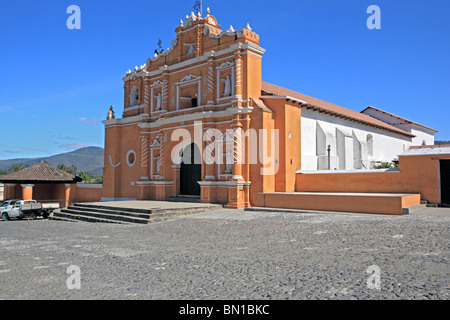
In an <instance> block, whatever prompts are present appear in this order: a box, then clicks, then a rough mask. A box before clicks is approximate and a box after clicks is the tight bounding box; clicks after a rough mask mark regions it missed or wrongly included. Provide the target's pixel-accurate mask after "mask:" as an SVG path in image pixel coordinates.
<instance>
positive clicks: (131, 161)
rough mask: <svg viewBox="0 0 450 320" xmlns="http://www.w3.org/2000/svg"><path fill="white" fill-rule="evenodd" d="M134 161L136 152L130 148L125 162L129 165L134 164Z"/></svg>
mask: <svg viewBox="0 0 450 320" xmlns="http://www.w3.org/2000/svg"><path fill="white" fill-rule="evenodd" d="M135 163H136V152H134V150H130V151H128V154H127V164H128V166H129V167H132V166H134V164H135Z"/></svg>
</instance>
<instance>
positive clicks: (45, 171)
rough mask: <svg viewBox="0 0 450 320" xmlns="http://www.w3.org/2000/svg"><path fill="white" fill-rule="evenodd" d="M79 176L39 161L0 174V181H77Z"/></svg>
mask: <svg viewBox="0 0 450 320" xmlns="http://www.w3.org/2000/svg"><path fill="white" fill-rule="evenodd" d="M79 180H80V178H78V177H76V176H74V175H72V174H70V173H67V172H65V171H63V170H60V169H58V168H55V167H53V166H51V165H49V164H48V163H45V162H40V163H38V164H35V165H34V166H32V167H28V168H25V169H23V170H20V171H17V172H14V173H11V174H8V175H5V176H0V181H2V182H36V183H37V182H66V183H70V182H78V181H79Z"/></svg>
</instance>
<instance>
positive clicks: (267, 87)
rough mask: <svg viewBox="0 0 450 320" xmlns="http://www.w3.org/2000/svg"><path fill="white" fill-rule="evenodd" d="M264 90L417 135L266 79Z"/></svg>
mask: <svg viewBox="0 0 450 320" xmlns="http://www.w3.org/2000/svg"><path fill="white" fill-rule="evenodd" d="M262 91H266V92H269V93H271V94H272V95H282V96H287V97H290V98H294V99H299V100H302V101H305V102H306V103H307V104H308V105H311V106H314V107H317V108H319V109H324V110H327V111H328V112H330V113H336V114H339V115H342V116H344V117H347V118H350V119H354V120H357V121H362V122H364V123H366V124H368V125H371V126H375V127H380V128H383V129H385V130H388V131H392V132H396V133H398V134H401V135H405V136H408V137H415V136H414V135H413V134H410V133H409V132H407V131H405V130H402V129H400V128H397V127H395V126H393V125H390V124H388V123H386V122H384V121H381V120H378V119H376V118H374V117H371V116H369V115H367V114H364V113H361V112H358V111H355V110H352V109H349V108H345V107H342V106H340V105H337V104H334V103H331V102H327V101H324V100H320V99H318V98H314V97H312V96H308V95H306V94H303V93H300V92H296V91H293V90H291V89H286V88H283V87H281V86H277V85H274V84H271V83H269V82H266V81H263V82H262Z"/></svg>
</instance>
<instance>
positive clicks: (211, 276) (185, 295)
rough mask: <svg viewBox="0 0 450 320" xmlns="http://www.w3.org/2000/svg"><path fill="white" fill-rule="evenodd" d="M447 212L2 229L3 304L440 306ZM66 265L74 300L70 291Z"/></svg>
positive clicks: (218, 214) (17, 224) (0, 225)
mask: <svg viewBox="0 0 450 320" xmlns="http://www.w3.org/2000/svg"><path fill="white" fill-rule="evenodd" d="M449 212H450V209H445V208H426V209H423V210H422V211H419V212H415V213H413V214H409V215H406V216H382V215H367V214H345V213H341V214H338V213H314V214H312V213H292V212H289V213H288V212H263V211H261V212H258V211H256V212H253V211H243V210H226V209H223V210H216V211H211V212H206V213H197V214H192V215H187V216H182V217H178V218H174V219H172V220H168V221H164V222H159V223H153V224H149V225H114V224H103V223H86V222H61V221H52V220H43V219H39V220H34V221H31V220H22V221H18V220H11V221H1V222H0V244H1V248H0V299H25V300H28V299H33V300H34V299H126V300H128V299H168V300H175V299H176V300H184V299H199V300H209V299H237V300H246V299H269V300H272V299H281V300H285V299H297V300H300V299H314V300H316V299H448V298H449V282H448V279H449V264H448V262H449V234H448V230H449V225H450V215H449ZM71 266H75V267H78V268H79V271H80V279H79V280H80V282H79V285H80V288H79V289H73V288H72V289H70V288H69V287H70V286H68V279H69V278H70V277H71V273H68V270H69V267H71ZM370 266H377V267H379V280H380V282H379V284H380V287H379V290H378V289H376V288H373V287H372V288H369V286H368V280H370V278H371V277H372V276H373V274H372V273H371V272H367V271H368V269H369V267H370Z"/></svg>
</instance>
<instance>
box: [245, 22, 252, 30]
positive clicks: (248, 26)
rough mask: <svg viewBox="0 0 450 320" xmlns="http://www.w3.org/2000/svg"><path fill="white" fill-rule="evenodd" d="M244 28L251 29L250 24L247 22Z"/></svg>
mask: <svg viewBox="0 0 450 320" xmlns="http://www.w3.org/2000/svg"><path fill="white" fill-rule="evenodd" d="M245 29H247V30H250V31H252V28H250V24H249V23H247V26H246V27H245Z"/></svg>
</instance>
